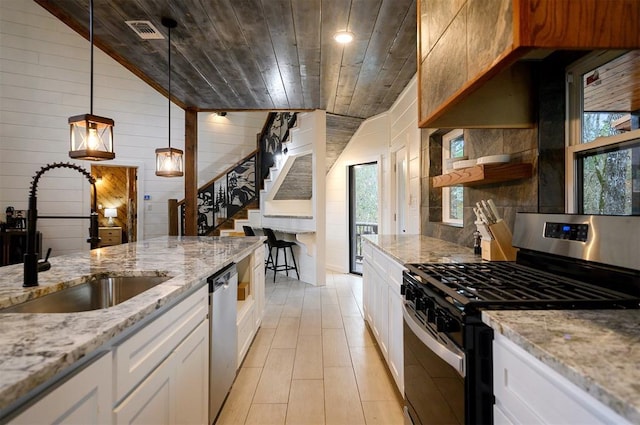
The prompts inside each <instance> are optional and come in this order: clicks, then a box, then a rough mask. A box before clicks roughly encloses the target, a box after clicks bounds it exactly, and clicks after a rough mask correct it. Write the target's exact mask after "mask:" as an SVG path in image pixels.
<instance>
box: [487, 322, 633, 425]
mask: <svg viewBox="0 0 640 425" xmlns="http://www.w3.org/2000/svg"><path fill="white" fill-rule="evenodd" d="M493 388H494V394H495V398H496V402H495V405H494V422H495V424H509V425H511V424H529V423H536V424H560V423H561V424H618V425H624V424H629V422H628V421H626V420H625V419H624V418H622V417H621V416H619V415H618V414H617V413H615V412H614V411H613V410H611V409H610V408H609V407H607V406H605V405H604V404H602V403H601V402H599V401H598V400H596V399H595V398H594V397H592V396H591V395H589V394H587V393H586V392H585V391H584V390H582V389H580V388H579V387H577V386H576V385H575V384H573V383H572V382H570V381H569V380H568V379H567V378H565V377H564V376H562V375H560V374H559V373H558V372H556V371H555V370H553V369H551V368H550V367H549V366H547V365H545V364H544V363H542V362H541V361H540V360H538V359H536V358H535V357H533V356H532V355H531V354H529V353H527V352H526V351H525V350H524V349H522V348H521V347H519V346H518V345H516V344H515V343H513V342H512V341H510V340H509V339H507V338H506V337H504V336H503V335H501V334H496V336H495V339H494V341H493Z"/></svg>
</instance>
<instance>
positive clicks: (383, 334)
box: [374, 276, 389, 361]
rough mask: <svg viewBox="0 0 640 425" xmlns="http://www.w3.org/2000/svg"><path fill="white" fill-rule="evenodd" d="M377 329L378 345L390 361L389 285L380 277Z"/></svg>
mask: <svg viewBox="0 0 640 425" xmlns="http://www.w3.org/2000/svg"><path fill="white" fill-rule="evenodd" d="M376 291H377V294H376V317H375V319H374V321H375V323H376V329H377V330H378V335H379V338H378V344H379V345H380V351H382V354H383V355H384V358H385V359H386V360H387V361H389V285H387V282H386V279H384V278H382V277H380V276H378V279H377V282H376Z"/></svg>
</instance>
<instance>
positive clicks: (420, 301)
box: [416, 297, 427, 312]
mask: <svg viewBox="0 0 640 425" xmlns="http://www.w3.org/2000/svg"><path fill="white" fill-rule="evenodd" d="M416 310H418V311H425V312H426V311H427V303H426V302H425V300H424V298H423V297H418V298H416Z"/></svg>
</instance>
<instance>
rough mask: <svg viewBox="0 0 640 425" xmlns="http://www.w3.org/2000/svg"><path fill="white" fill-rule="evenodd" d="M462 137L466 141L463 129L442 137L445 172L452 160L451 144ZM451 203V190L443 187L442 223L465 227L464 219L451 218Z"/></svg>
mask: <svg viewBox="0 0 640 425" xmlns="http://www.w3.org/2000/svg"><path fill="white" fill-rule="evenodd" d="M460 136H463V140H464V130H463V129H461V128H457V129H455V130H451V131H449V132H447V133H445V134H443V135H442V169H443V170H444V164H445V161H446V160H447V159H449V158H451V148H450V143H449V142H451V140H453V139H456V138H458V137H460ZM465 150H466V149H465ZM463 190H464V189H463ZM463 199H464V195H463ZM450 203H451V188H450V187H443V188H442V223H444V224H448V225H450V226H457V227H462V226H464V222H463V220H464V217H463V218H460V219H452V218H449V217H450V212H451V211H450V209H449V205H450ZM463 206H464V201H463Z"/></svg>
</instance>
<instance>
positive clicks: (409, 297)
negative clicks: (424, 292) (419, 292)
mask: <svg viewBox="0 0 640 425" xmlns="http://www.w3.org/2000/svg"><path fill="white" fill-rule="evenodd" d="M404 298H405V299H406V300H407V301H413V300H414V299H415V298H416V296H415V294H414V293H413V290H412V289H411V288H406V289H405V290H404Z"/></svg>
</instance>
